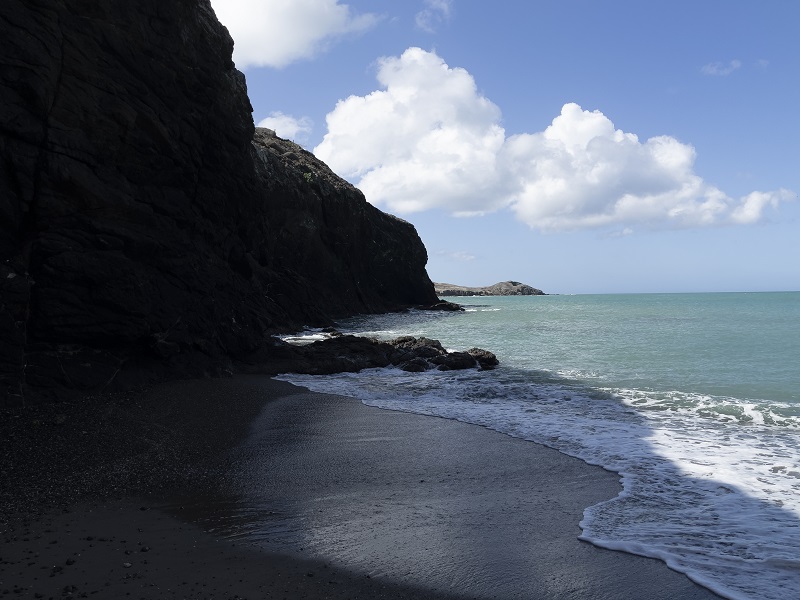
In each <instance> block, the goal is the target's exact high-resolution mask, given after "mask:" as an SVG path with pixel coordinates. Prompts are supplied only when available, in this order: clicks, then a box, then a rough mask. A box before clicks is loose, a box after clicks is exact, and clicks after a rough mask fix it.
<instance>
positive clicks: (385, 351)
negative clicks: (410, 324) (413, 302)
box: [252, 335, 498, 375]
mask: <svg viewBox="0 0 800 600" xmlns="http://www.w3.org/2000/svg"><path fill="white" fill-rule="evenodd" d="M272 348H273V353H272V355H271V356H270V357H269V359H268V360H265V361H264V363H265V364H268V365H269V370H267V371H266V372H267V373H269V374H277V373H307V374H312V375H320V374H330V373H341V372H358V371H361V370H362V369H372V368H378V367H388V366H390V365H392V366H396V367H399V368H400V369H402V370H403V371H408V372H421V371H428V370H430V369H434V368H438V369H440V370H451V369H474V368H486V369H488V368H493V366H494V365H496V364H498V363H497V358H496V357H495V355H494V354H492V353H491V352H488V351H486V350H480V349H477V348H473V349H472V350H469V351H467V352H448V351H447V350H445V348H444V347H443V346H442V344H441V343H440V342H439V341H438V340H432V339H430V338H426V337H413V336H403V337H399V338H396V339H394V340H390V341H379V340H376V339H373V338H365V337H359V336H353V335H344V336H341V337H336V338H329V339H325V340H318V341H316V342H314V343H312V344H306V345H291V344H276V345H274V346H273V347H272ZM252 372H262V373H263V372H265V371H264V370H262V369H260V368H256V369H254V370H253V371H252Z"/></svg>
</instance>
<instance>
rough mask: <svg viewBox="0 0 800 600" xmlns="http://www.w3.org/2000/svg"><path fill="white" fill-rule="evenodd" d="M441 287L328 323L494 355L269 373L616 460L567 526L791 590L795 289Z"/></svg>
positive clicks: (746, 582) (796, 507) (797, 415)
mask: <svg viewBox="0 0 800 600" xmlns="http://www.w3.org/2000/svg"><path fill="white" fill-rule="evenodd" d="M450 299H451V300H454V301H456V302H457V303H459V304H461V305H463V306H464V308H465V312H463V313H431V312H425V311H412V312H410V313H396V314H388V315H370V316H359V317H355V318H351V319H347V320H343V321H342V322H341V323H340V331H342V332H343V333H353V334H358V335H367V336H375V337H378V338H392V337H396V336H400V335H415V336H426V337H430V338H434V339H438V340H440V341H441V342H442V344H443V345H444V346H445V347H447V348H449V349H457V350H465V349H467V348H471V347H475V346H477V347H482V348H485V349H487V350H490V351H492V352H494V353H495V354H496V355H497V356H498V358H499V360H500V363H501V364H500V367H499V368H497V369H496V370H493V371H467V372H463V371H450V372H442V371H430V372H426V373H421V374H409V373H406V372H404V371H401V370H399V369H394V368H388V369H370V370H366V371H362V372H361V373H343V374H335V375H328V376H306V375H283V376H281V377H280V378H281V379H284V380H286V381H290V382H292V383H295V384H298V385H302V386H305V387H308V388H310V389H312V390H315V391H320V392H326V393H338V394H342V395H348V396H353V397H356V398H358V399H360V400H361V401H362V402H364V403H365V404H367V405H370V406H377V407H382V408H388V409H393V410H401V411H407V412H413V413H419V414H426V415H436V416H440V417H446V418H451V419H456V420H459V421H464V422H467V423H474V424H477V425H481V426H484V427H487V428H490V429H493V430H496V431H499V432H502V433H505V434H507V435H510V436H513V437H518V438H522V439H526V440H530V441H533V442H537V443H541V444H544V445H547V446H549V447H552V448H555V449H557V450H559V451H560V452H562V453H564V454H567V455H570V456H574V457H577V458H580V459H582V460H584V461H585V462H587V463H589V464H593V465H599V466H602V467H603V468H605V469H608V470H610V471H613V472H616V473H619V475H620V481H621V483H622V486H623V491H622V492H621V493H620V494H619V495H618V496H617V497H616V498H613V499H610V500H608V501H606V502H602V503H600V504H597V505H594V506H590V507H587V508H586V510H585V512H584V518H583V520H582V521H581V523H580V526H581V528H582V531H583V533H582V535H581V539H583V540H585V541H587V542H591V543H593V544H595V545H598V546H601V547H605V548H610V549H614V550H621V551H626V552H630V553H634V554H639V555H643V556H649V557H653V558H658V559H660V560H663V561H664V562H666V563H667V564H668V565H669V566H670V567H671V568H673V569H675V570H677V571H680V572H682V573H685V574H686V575H687V576H689V577H690V578H691V579H692V580H694V581H696V582H697V583H699V584H701V585H703V586H705V587H707V588H709V589H711V590H713V591H714V592H716V593H718V594H720V595H722V596H724V597H727V598H733V599H744V598H759V599H780V598H790V597H794V596H795V595H796V590H797V589H800V559H798V558H797V557H798V556H800V535H798V534H800V494H799V493H798V492H800V439H798V427H799V426H800V374H798V370H797V359H798V357H800V292H707V293H647V294H580V295H546V296H514V297H500V296H478V297H476V296H466V297H458V298H450ZM320 335H323V334H321V332H319V331H316V330H309V331H307V332H304V334H303V336H305V337H310V338H314V337H318V336H320ZM301 337H302V336H301Z"/></svg>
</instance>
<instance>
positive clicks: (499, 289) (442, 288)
mask: <svg viewBox="0 0 800 600" xmlns="http://www.w3.org/2000/svg"><path fill="white" fill-rule="evenodd" d="M433 285H434V288H435V289H436V294H437V295H438V296H544V295H545V293H544V292H543V291H542V290H539V289H536V288H535V287H531V286H529V285H526V284H524V283H520V282H519V281H501V282H500V283H495V284H494V285H489V286H486V287H466V286H463V285H453V284H452V283H434V284H433Z"/></svg>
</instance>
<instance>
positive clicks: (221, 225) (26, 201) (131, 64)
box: [0, 0, 438, 404]
mask: <svg viewBox="0 0 800 600" xmlns="http://www.w3.org/2000/svg"><path fill="white" fill-rule="evenodd" d="M0 32H2V35H0V404H14V403H19V402H22V401H23V398H24V397H25V395H27V396H28V397H32V396H34V395H35V393H38V392H41V391H42V390H48V389H55V390H61V391H60V392H59V393H63V390H65V389H67V390H69V389H71V390H76V391H79V392H85V391H88V390H102V389H108V390H110V389H115V388H120V387H126V386H129V385H131V384H132V383H137V382H141V381H143V380H146V379H147V378H149V377H153V378H162V377H165V376H181V375H198V374H203V373H207V374H214V373H219V372H221V371H223V370H224V369H226V368H227V366H228V365H229V363H230V361H231V360H236V359H238V358H240V357H244V356H247V355H250V354H252V353H253V352H257V351H258V349H259V348H260V346H261V345H262V343H263V340H264V338H265V336H266V335H267V334H269V333H271V332H274V331H280V330H283V331H286V330H290V329H293V328H297V327H299V326H300V325H304V324H312V325H314V324H316V325H323V324H326V323H329V322H330V321H331V319H332V318H335V317H337V316H342V315H345V314H352V313H356V312H380V311H387V310H395V309H400V308H403V307H407V306H411V305H418V304H424V305H434V304H436V303H437V302H438V299H437V297H436V295H435V293H434V290H433V285H432V284H431V282H430V279H428V277H427V275H426V273H425V263H426V262H427V254H426V252H425V248H424V246H423V245H422V242H421V241H420V239H419V236H418V235H417V233H416V231H415V229H414V228H413V226H411V225H410V224H408V223H406V222H404V221H402V220H400V219H397V218H395V217H392V216H389V215H386V214H384V213H382V212H380V211H379V210H377V209H375V208H374V207H372V206H371V205H370V204H368V203H367V202H366V201H365V199H364V197H363V195H362V194H361V193H360V192H359V191H358V190H356V189H355V188H353V187H352V186H350V185H349V184H348V183H346V182H344V181H342V180H341V179H339V178H337V177H336V176H335V175H334V174H333V173H332V172H331V171H330V170H329V169H328V168H327V167H326V166H325V165H323V164H322V163H320V162H319V161H317V160H316V159H315V158H314V157H313V156H312V155H310V154H309V153H307V152H305V151H303V150H302V149H301V148H299V147H297V146H295V145H293V144H291V143H290V142H286V141H285V140H281V139H279V138H277V137H275V135H274V134H273V133H272V132H270V131H268V130H255V128H254V127H253V120H252V116H251V111H252V109H251V106H250V103H249V100H248V98H247V93H246V85H245V80H244V76H243V75H242V74H241V73H240V72H238V71H237V70H236V69H235V68H234V65H233V63H232V61H231V53H232V47H233V43H232V40H231V38H230V36H229V35H228V32H227V30H226V29H225V28H224V27H223V26H221V25H220V24H219V22H218V21H217V19H216V17H215V15H214V12H213V10H212V9H211V6H210V4H209V2H208V0H172V1H171V2H162V1H161V0H137V1H136V2H130V1H128V0H108V1H104V2H89V1H87V0H3V2H1V3H0Z"/></svg>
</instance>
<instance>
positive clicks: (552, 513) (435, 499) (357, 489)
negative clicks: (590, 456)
mask: <svg viewBox="0 0 800 600" xmlns="http://www.w3.org/2000/svg"><path fill="white" fill-rule="evenodd" d="M65 409H72V410H75V411H81V410H83V411H84V413H85V412H86V411H89V412H91V411H94V413H93V417H92V418H93V420H91V419H90V420H86V419H87V417H89V415H87V414H81V418H82V419H84V420H83V421H82V422H83V423H84V424H85V423H90V425H89V428H90V429H91V430H87V429H75V428H74V427H72V420H74V421H75V424H76V425H77V424H78V423H80V422H81V421H79V420H78V419H77V418H74V417H75V415H73V414H72V413H70V412H69V410H65ZM47 410H62V411H64V412H59V413H55V414H49V413H48V414H47V415H44V414H40V413H39V412H37V411H34V412H36V416H37V417H38V418H32V417H31V416H30V413H29V414H28V416H27V417H25V418H28V419H30V420H31V423H27V424H19V423H17V424H16V429H14V428H13V427H9V426H8V423H6V424H5V425H4V426H3V427H4V431H3V433H9V432H10V433H11V434H12V435H11V436H6V435H4V436H3V441H2V443H3V446H4V447H3V453H2V456H3V459H4V460H3V463H2V465H3V469H2V471H3V474H2V477H3V481H2V484H3V485H2V487H3V489H5V490H7V492H6V493H4V494H3V505H2V507H3V514H4V516H6V517H8V516H9V515H10V514H11V513H12V512H13V514H14V516H13V517H11V518H10V519H7V520H6V519H4V520H5V521H6V522H5V523H3V524H2V533H1V534H0V536H2V537H1V539H3V541H4V549H3V552H2V555H0V589H9V590H12V591H14V592H15V593H16V596H15V597H22V598H27V597H30V598H35V597H37V596H36V595H35V594H42V596H38V597H50V596H53V597H57V596H62V595H65V596H67V597H68V596H70V595H71V596H73V597H80V595H81V594H84V593H85V594H87V595H91V594H92V592H97V593H99V594H100V597H103V596H104V595H108V594H111V596H113V597H117V596H123V595H125V594H127V593H128V592H130V594H131V597H144V598H162V597H163V598H172V597H184V596H185V597H207V598H222V597H225V598H272V597H276V598H283V597H307V598H352V597H361V598H489V597H496V598H517V597H519V598H583V597H591V598H638V597H650V598H665V599H666V598H675V597H681V598H698V599H699V598H716V597H717V596H715V595H714V594H713V593H711V592H709V591H707V590H705V589H704V588H701V587H699V586H697V585H695V584H693V583H692V582H690V581H689V580H688V579H687V578H686V577H685V576H683V575H681V574H678V573H675V572H673V571H671V570H669V569H668V568H667V567H666V565H664V564H663V563H661V562H659V561H656V560H652V559H646V558H642V557H637V556H633V555H629V554H624V553H620V552H614V551H610V550H603V549H600V548H596V547H594V546H591V545H590V544H587V543H585V542H581V541H579V540H578V539H577V536H578V535H579V534H580V529H579V528H578V522H579V521H580V518H581V515H582V511H583V509H584V508H585V507H586V506H588V505H589V504H593V503H595V502H598V501H602V500H603V499H605V498H610V497H613V495H615V494H616V493H617V492H618V491H619V489H620V488H619V483H618V478H617V476H616V475H614V474H611V473H608V472H606V471H603V470H602V469H600V468H598V467H591V466H589V465H586V464H585V463H583V462H581V461H579V460H577V459H574V458H570V457H567V456H565V455H562V454H559V453H558V452H556V451H554V450H551V449H549V448H546V447H544V446H540V445H537V444H534V443H531V442H526V441H523V440H518V439H515V438H510V437H508V436H504V435H503V434H499V433H496V432H492V431H488V430H486V429H483V428H481V427H478V426H474V425H467V424H464V423H459V422H456V421H448V420H445V419H440V418H435V417H426V416H420V415H413V414H408V413H397V412H392V411H387V410H382V409H377V408H371V407H367V406H364V405H363V404H361V403H360V402H358V401H357V400H353V399H350V398H344V397H341V396H330V395H325V394H316V393H311V392H308V391H306V390H305V389H303V388H298V387H295V386H292V385H290V384H287V383H284V382H279V381H275V380H272V379H269V378H267V377H262V376H238V377H234V378H232V379H214V380H210V379H206V380H191V381H182V382H173V383H169V384H163V385H160V386H157V387H155V388H153V389H152V390H149V391H146V392H142V393H138V394H129V395H126V396H124V397H118V398H116V399H113V400H112V402H111V403H108V404H102V403H100V402H99V401H98V402H95V403H89V405H88V406H85V407H81V406H75V405H73V406H71V407H66V406H65V407H61V408H60V409H59V407H58V406H56V408H55V409H47ZM17 418H18V419H20V418H23V417H17ZM48 419H50V420H49V421H48ZM33 421H38V423H39V424H38V425H33V424H32V422H33ZM23 425H24V426H23ZM84 426H85V425H81V427H84ZM36 428H39V431H38V433H37V434H36V435H34V436H33V437H31V436H25V437H24V440H23V439H22V434H23V432H25V431H33V430H35V429H36ZM92 428H94V429H92ZM83 431H85V432H86V433H81V432H83ZM26 444H27V445H28V447H27V448H26V447H25V446H26ZM43 444H45V445H47V444H50V445H51V446H52V449H51V450H50V451H49V450H48V449H47V448H45V447H43ZM37 445H38V447H37ZM33 448H35V449H33ZM67 449H68V450H70V451H71V456H74V457H75V459H74V460H66V461H63V460H61V459H60V458H58V456H57V455H58V453H59V452H64V451H66V450H67ZM48 452H50V454H48ZM9 457H10V458H9ZM14 461H16V462H14ZM20 461H22V462H20ZM26 461H31V463H30V465H27V466H26V464H25V462H26ZM92 461H94V464H93V463H92ZM299 467H302V468H299ZM265 473H270V477H271V478H272V479H271V480H270V481H271V482H272V483H271V485H269V486H267V485H265V482H266V480H265V479H264V474H265ZM276 473H277V474H278V476H277V479H275V474H276ZM389 488H392V492H388V491H387V490H388V489H389ZM265 489H267V490H268V491H267V492H266V493H265ZM9 492H10V495H9ZM231 492H235V493H236V495H237V497H238V498H239V502H240V506H244V504H241V502H245V504H246V503H248V502H249V504H246V505H247V507H248V508H249V509H252V507H253V506H254V505H257V506H259V507H260V512H259V511H256V513H254V514H257V515H260V516H257V517H256V518H258V519H261V518H263V515H264V514H265V513H268V512H269V511H267V510H266V508H265V507H266V506H267V504H268V503H274V504H275V505H276V506H278V505H280V507H281V509H280V510H277V511H275V512H276V513H278V514H279V519H280V523H279V525H281V526H284V525H286V524H287V523H288V524H291V523H293V524H295V525H297V524H298V523H305V524H306V525H307V526H309V525H311V526H313V525H314V523H315V521H314V520H312V519H310V518H309V517H310V515H311V512H310V509H309V508H308V507H311V506H312V505H313V510H314V511H316V512H315V518H317V519H319V521H318V524H319V525H321V528H320V529H319V531H325V532H326V535H327V537H328V546H326V545H325V544H324V543H322V544H320V543H317V544H316V545H313V544H312V545H310V546H309V547H308V548H306V547H305V546H308V544H304V546H303V547H304V550H303V551H299V548H300V547H301V545H300V544H299V543H298V540H299V537H298V536H300V535H301V534H304V533H307V532H303V531H302V528H299V529H298V528H296V527H295V529H292V528H291V527H288V528H287V527H284V530H285V531H290V532H291V531H294V532H295V533H291V534H290V535H288V536H287V535H284V536H283V537H282V538H281V540H280V544H277V545H276V544H274V543H272V547H269V546H270V543H269V540H265V539H263V538H262V539H260V540H259V539H258V536H257V535H256V536H253V535H250V536H249V537H248V535H244V534H243V532H247V531H253V529H252V527H251V528H250V529H248V528H247V527H244V528H242V527H241V526H239V529H238V530H237V531H234V530H231V528H230V527H228V530H227V531H226V530H225V528H226V526H225V523H226V522H228V521H230V519H229V517H230V516H231V515H230V514H226V512H225V511H226V510H227V509H226V508H225V507H224V506H223V505H222V503H219V502H217V503H215V502H214V501H209V502H207V503H206V504H205V505H203V504H202V503H199V504H197V503H196V504H195V505H189V504H187V505H186V506H184V507H183V509H182V508H181V505H180V504H176V498H178V497H180V496H183V497H184V498H195V499H197V498H214V497H217V498H219V497H220V496H221V495H223V494H230V493H231ZM378 493H380V494H381V498H378V497H377V496H376V494H378ZM376 500H379V501H380V503H381V505H380V506H379V505H378V504H377V503H376ZM195 502H196V501H195ZM303 506H305V507H306V508H305V509H304V508H303ZM354 506H355V507H358V510H356V511H355V512H352V509H353V507H354ZM221 507H222V510H220V508H221ZM142 509H146V510H142ZM359 522H361V523H362V525H361V528H360V529H359V528H358V526H357V524H358V523H359ZM337 523H339V524H342V526H341V527H339V528H338V529H337V528H336V524H337ZM525 524H527V526H525V527H524V528H523V527H522V525H525ZM252 525H253V523H252V520H251V521H250V522H249V524H248V526H252ZM209 529H211V530H214V533H208V532H207V530H209ZM273 530H274V529H273ZM256 531H257V528H256ZM298 532H299V533H298ZM434 532H438V533H439V534H440V537H439V538H434V537H433V535H432V534H433V533H434ZM441 535H445V536H449V539H446V540H443V538H442V537H441ZM337 536H338V537H337ZM342 536H345V537H344V538H343V537H342ZM347 536H349V537H347ZM89 538H91V539H89ZM101 538H102V541H101ZM370 540H371V541H370ZM437 541H438V545H437V544H436V543H435V542H437ZM253 542H256V543H253ZM344 542H346V543H344ZM337 544H338V546H337ZM348 544H349V545H348ZM259 546H260V547H259ZM426 546H427V547H428V550H425V547H426ZM144 548H147V550H146V551H144ZM336 548H339V549H340V550H339V551H337V550H336ZM409 557H411V558H412V559H414V560H417V561H419V562H418V563H416V564H417V566H418V567H420V568H419V569H418V570H417V571H414V569H413V568H411V567H413V564H411V563H409V564H406V563H407V561H408V560H409ZM126 564H129V565H130V566H125V565H126ZM426 565H427V566H426ZM448 569H449V570H448ZM434 588H435V589H434ZM109 597H110V596H109Z"/></svg>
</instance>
